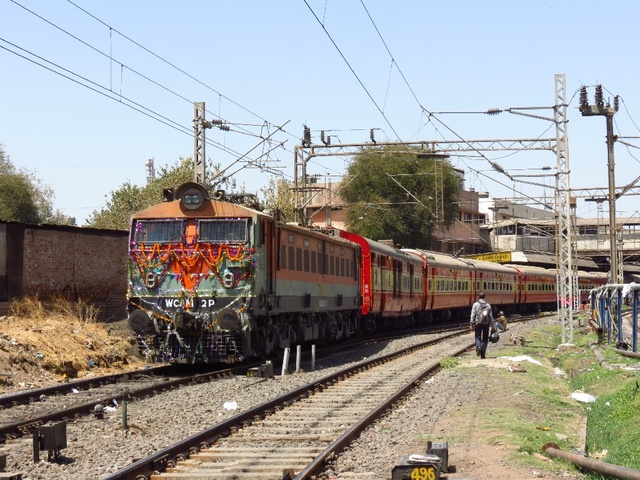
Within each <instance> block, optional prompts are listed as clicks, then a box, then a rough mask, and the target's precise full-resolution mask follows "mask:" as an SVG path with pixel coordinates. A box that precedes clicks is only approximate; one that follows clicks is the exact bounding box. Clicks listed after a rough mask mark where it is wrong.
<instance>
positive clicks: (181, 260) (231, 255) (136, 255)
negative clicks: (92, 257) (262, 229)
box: [130, 242, 257, 294]
mask: <svg viewBox="0 0 640 480" xmlns="http://www.w3.org/2000/svg"><path fill="white" fill-rule="evenodd" d="M138 245H139V249H138V250H136V249H135V248H132V249H131V250H130V257H131V259H132V261H133V263H134V264H135V265H136V267H137V270H138V272H139V273H140V276H141V278H143V279H144V278H145V277H146V276H147V275H148V274H149V273H150V272H152V273H154V274H155V275H158V276H159V279H158V282H157V283H158V284H160V283H161V281H162V279H163V278H164V277H165V276H166V275H167V273H172V274H173V275H174V276H175V277H177V279H178V281H179V282H180V283H181V284H182V287H183V289H184V290H187V291H189V292H192V294H193V293H195V290H196V288H197V287H198V285H199V284H200V282H201V281H202V279H203V278H208V277H209V275H213V276H215V277H216V278H217V279H218V281H219V282H220V284H224V283H223V279H222V276H221V274H220V265H221V263H222V261H223V259H224V257H226V258H227V259H229V260H230V261H231V262H242V261H243V260H245V259H246V258H247V256H249V260H251V263H250V264H247V265H245V267H246V271H245V272H243V274H242V275H240V276H238V277H237V278H236V279H235V281H234V283H233V285H232V286H231V287H227V288H236V287H237V286H238V285H239V284H240V282H241V281H242V280H245V279H247V278H250V277H253V276H254V275H255V268H256V266H257V260H256V259H255V257H254V254H255V251H256V250H255V248H247V247H243V246H240V245H229V244H226V243H225V244H222V243H221V244H217V245H211V244H200V243H197V242H195V243H194V244H193V246H192V247H191V248H189V246H190V245H187V248H185V245H184V244H183V243H180V244H166V245H160V244H158V243H156V244H154V245H153V247H152V248H151V249H150V250H149V249H148V248H147V247H145V245H144V244H143V243H140V244H138Z"/></svg>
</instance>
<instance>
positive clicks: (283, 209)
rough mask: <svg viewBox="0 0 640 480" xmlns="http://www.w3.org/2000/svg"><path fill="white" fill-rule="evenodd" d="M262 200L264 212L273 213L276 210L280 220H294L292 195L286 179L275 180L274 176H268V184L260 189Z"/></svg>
mask: <svg viewBox="0 0 640 480" xmlns="http://www.w3.org/2000/svg"><path fill="white" fill-rule="evenodd" d="M260 193H261V194H262V195H263V197H264V200H263V201H262V204H263V205H264V212H265V213H267V214H269V215H274V214H275V212H276V211H279V212H280V221H282V222H293V221H294V220H295V208H294V197H293V192H292V190H291V182H288V181H287V180H283V179H279V180H276V179H275V178H274V177H270V178H269V184H268V185H267V186H266V187H263V188H261V189H260Z"/></svg>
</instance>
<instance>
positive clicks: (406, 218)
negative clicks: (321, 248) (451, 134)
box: [340, 147, 461, 248]
mask: <svg viewBox="0 0 640 480" xmlns="http://www.w3.org/2000/svg"><path fill="white" fill-rule="evenodd" d="M437 161H439V162H443V163H442V164H441V166H442V174H441V175H439V174H436V162H437ZM438 171H439V170H438ZM347 173H348V178H350V179H351V181H350V182H347V183H346V185H345V186H344V188H343V190H342V192H341V193H340V195H341V197H342V200H343V201H344V202H345V204H347V205H348V210H347V228H348V229H349V230H351V231H353V232H355V233H358V234H360V235H363V236H365V237H367V238H371V239H374V240H380V239H390V240H393V241H394V242H395V243H397V244H399V245H402V246H404V247H415V248H433V244H434V237H433V231H434V229H436V228H441V229H445V228H447V227H449V226H451V224H452V223H453V222H454V220H455V214H456V211H458V208H457V207H456V203H455V202H456V200H457V194H458V191H459V190H460V188H461V181H460V178H459V177H458V176H457V175H456V174H455V171H454V170H453V167H452V166H451V164H450V163H449V162H448V161H443V160H434V158H433V157H430V156H429V155H428V154H425V153H424V151H417V150H416V151H415V152H414V151H411V150H409V151H402V152H398V151H397V147H384V148H379V147H368V148H365V149H363V150H362V151H361V152H360V153H359V154H358V155H356V157H355V159H354V161H353V162H352V163H351V164H350V165H349V167H348V170H347ZM440 181H441V182H442V184H441V186H442V191H441V192H442V197H443V203H442V205H443V210H444V211H443V218H441V219H437V218H436V215H435V212H436V210H438V209H437V208H436V204H435V201H434V199H436V198H438V195H436V192H437V191H438V190H436V183H437V182H440ZM439 186H440V184H438V187H439Z"/></svg>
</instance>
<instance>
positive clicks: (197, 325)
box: [127, 182, 606, 364]
mask: <svg viewBox="0 0 640 480" xmlns="http://www.w3.org/2000/svg"><path fill="white" fill-rule="evenodd" d="M167 197H168V198H167V201H165V202H162V203H159V204H157V205H153V206H151V207H149V208H147V209H145V210H142V211H140V212H137V213H135V214H134V215H132V217H131V224H130V237H129V252H128V257H127V271H128V289H127V298H128V307H127V313H128V322H129V326H130V328H131V329H132V330H133V331H134V332H135V334H136V336H137V339H138V347H139V350H140V352H141V353H142V354H144V355H145V356H147V357H151V358H152V359H153V360H154V361H158V362H167V363H174V364H205V363H211V364H214V363H227V364H230V363H236V362H241V361H244V360H247V359H251V358H267V357H269V356H271V355H274V354H278V353H279V352H281V351H282V349H284V348H285V347H293V346H295V345H298V344H303V343H306V342H314V343H317V344H319V345H322V344H327V343H331V342H338V341H342V340H345V339H348V338H350V337H352V336H355V335H358V336H359V335H367V334H370V333H371V332H375V331H378V330H381V329H388V328H396V329H400V328H409V327H411V326H413V325H419V324H425V323H428V322H436V321H451V320H455V319H464V318H468V315H469V311H470V308H471V306H472V304H473V302H474V301H475V299H476V295H477V293H478V292H479V291H484V292H485V295H486V298H487V300H488V301H489V303H491V305H492V307H493V308H494V310H502V311H504V312H507V314H510V313H516V312H518V313H521V312H526V311H532V310H536V311H538V310H542V309H554V308H556V305H557V295H556V272H555V271H553V270H548V269H544V268H540V267H533V266H522V265H501V264H497V263H491V262H486V261H481V260H472V259H467V258H456V257H454V256H451V255H447V254H443V253H438V252H432V251H425V250H419V249H410V248H397V247H396V246H394V245H393V244H392V243H390V242H383V241H374V240H371V239H368V238H365V237H363V236H361V235H358V234H356V233H353V232H349V231H346V230H340V229H335V228H308V227H303V226H300V225H295V224H289V223H285V222H281V221H279V219H278V218H277V216H275V217H274V216H272V215H268V214H266V213H263V212H261V211H260V210H258V209H256V208H255V207H251V206H245V205H243V204H242V203H240V202H232V201H229V200H228V199H226V198H225V197H224V196H223V194H222V193H221V192H216V193H215V194H214V195H210V194H209V192H208V190H207V189H206V188H205V187H203V186H202V185H200V184H197V183H194V182H189V183H186V184H184V185H182V186H181V187H179V188H177V189H175V190H170V191H169V193H168V195H167ZM579 278H580V287H581V288H583V289H587V292H588V291H589V290H590V289H591V288H595V287H597V286H600V285H602V284H604V283H606V275H605V274H600V273H598V272H595V273H593V272H580V273H579ZM584 300H585V301H586V298H585V299H584Z"/></svg>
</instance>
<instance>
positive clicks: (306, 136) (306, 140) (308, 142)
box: [302, 125, 311, 147]
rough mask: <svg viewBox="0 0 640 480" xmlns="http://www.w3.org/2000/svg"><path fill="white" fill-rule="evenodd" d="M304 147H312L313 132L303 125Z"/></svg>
mask: <svg viewBox="0 0 640 480" xmlns="http://www.w3.org/2000/svg"><path fill="white" fill-rule="evenodd" d="M302 146H303V147H310V146H311V130H310V129H309V127H307V126H306V125H303V130H302Z"/></svg>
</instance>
